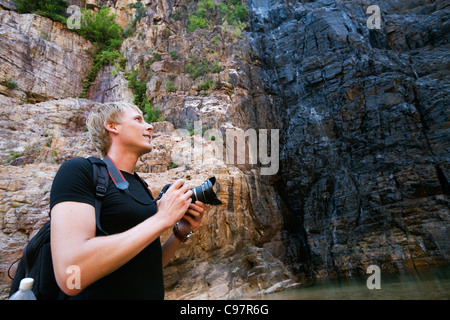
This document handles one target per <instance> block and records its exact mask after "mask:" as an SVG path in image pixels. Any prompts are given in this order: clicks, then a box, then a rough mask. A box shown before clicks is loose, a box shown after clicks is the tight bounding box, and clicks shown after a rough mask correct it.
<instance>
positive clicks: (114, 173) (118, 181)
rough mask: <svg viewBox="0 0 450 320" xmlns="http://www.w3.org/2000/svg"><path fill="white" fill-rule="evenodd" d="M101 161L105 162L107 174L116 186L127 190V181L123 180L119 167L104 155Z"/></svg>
mask: <svg viewBox="0 0 450 320" xmlns="http://www.w3.org/2000/svg"><path fill="white" fill-rule="evenodd" d="M103 161H104V162H105V163H106V167H107V168H108V171H109V175H110V176H111V179H112V180H113V182H114V184H115V185H116V187H117V188H118V189H120V190H128V186H129V183H128V181H127V180H125V178H124V177H123V175H122V173H121V172H120V171H119V169H117V167H116V165H115V164H114V162H113V161H112V160H111V158H110V157H108V156H106V157H105V158H103Z"/></svg>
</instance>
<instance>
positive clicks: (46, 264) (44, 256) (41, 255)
mask: <svg viewBox="0 0 450 320" xmlns="http://www.w3.org/2000/svg"><path fill="white" fill-rule="evenodd" d="M88 160H89V162H91V164H92V169H93V178H94V183H95V185H96V188H95V220H96V224H97V229H98V230H99V231H100V232H102V233H103V234H105V235H107V234H108V233H107V232H105V231H104V230H103V229H102V228H101V225H100V209H101V205H102V199H103V197H104V196H105V193H106V190H107V188H108V184H109V172H108V168H107V165H106V163H105V162H104V161H103V160H101V159H98V158H94V157H89V158H88ZM113 169H115V167H114V168H111V170H113ZM115 170H116V171H117V169H115ZM16 262H17V261H16ZM16 262H14V263H13V265H14V264H15V263H16ZM13 265H11V266H10V267H9V270H8V276H9V277H10V278H11V279H12V280H13V282H12V284H11V290H10V294H9V296H11V295H13V294H14V293H15V292H17V291H18V290H19V285H20V281H21V280H22V279H23V278H33V279H34V285H33V289H32V291H33V293H34V295H35V296H36V299H38V300H56V299H64V298H65V294H64V292H63V291H62V290H61V289H60V288H59V287H58V284H57V283H56V278H55V274H54V271H53V263H52V256H51V250H50V220H49V221H47V222H46V223H45V224H44V226H42V228H41V229H40V230H39V231H38V233H37V234H36V235H35V236H34V237H33V238H32V239H31V240H30V241H29V242H28V243H27V244H26V245H25V247H24V248H23V256H22V258H20V261H19V265H18V267H17V271H16V274H15V276H14V278H12V277H11V276H10V274H9V271H10V269H11V267H12V266H13Z"/></svg>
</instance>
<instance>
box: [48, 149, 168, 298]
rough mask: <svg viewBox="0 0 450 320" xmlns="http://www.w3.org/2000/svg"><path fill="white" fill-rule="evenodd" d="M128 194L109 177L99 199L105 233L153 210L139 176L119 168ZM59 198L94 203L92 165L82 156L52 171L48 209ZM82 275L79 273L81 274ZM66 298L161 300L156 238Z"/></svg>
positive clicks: (126, 226)
mask: <svg viewBox="0 0 450 320" xmlns="http://www.w3.org/2000/svg"><path fill="white" fill-rule="evenodd" d="M122 174H123V176H124V178H125V179H126V180H127V181H128V183H129V184H130V185H129V189H128V190H129V192H130V193H131V195H132V196H133V197H134V198H136V199H138V200H139V201H140V202H142V203H144V204H140V203H138V202H137V201H136V200H134V199H132V197H130V196H129V195H127V194H126V193H125V192H123V191H121V190H119V189H117V188H116V186H115V185H114V183H113V182H112V180H111V178H110V181H109V186H108V190H107V192H106V194H105V197H104V199H103V203H102V208H101V216H100V223H101V226H102V228H103V230H105V231H106V232H107V233H108V234H115V233H120V232H124V231H126V230H128V229H130V228H132V227H134V226H136V225H137V224H139V223H141V222H143V221H144V220H146V219H147V218H149V217H151V216H152V215H154V214H155V213H156V210H157V207H156V204H155V203H154V202H153V201H151V200H152V198H150V195H149V194H148V193H147V191H146V190H145V187H144V185H143V184H142V183H141V182H140V181H139V178H138V177H136V176H134V175H132V174H129V173H127V172H124V171H122ZM63 201H76V202H82V203H88V204H91V205H92V206H94V205H95V185H94V181H93V169H92V164H91V163H90V162H89V160H87V159H85V158H75V159H72V160H69V161H67V162H65V163H63V164H62V165H61V167H60V169H59V170H58V172H57V173H56V176H55V179H54V181H53V185H52V189H51V193H50V208H52V207H53V206H54V205H55V204H57V203H60V202H63ZM81 276H83V275H81ZM70 299H164V283H163V273H162V253H161V243H160V240H159V238H158V239H156V240H155V241H153V242H152V243H151V244H150V245H149V246H147V247H146V248H145V249H144V250H142V251H141V252H140V253H139V254H138V255H137V256H135V257H134V258H133V259H131V260H130V261H129V262H128V263H126V264H125V265H123V266H122V267H120V268H119V269H117V270H116V271H114V272H113V273H111V274H109V275H107V276H105V277H104V278H102V279H100V280H98V281H97V282H95V283H93V284H92V285H90V286H89V287H87V288H86V289H84V290H83V291H82V292H81V293H80V294H78V295H76V296H74V297H70Z"/></svg>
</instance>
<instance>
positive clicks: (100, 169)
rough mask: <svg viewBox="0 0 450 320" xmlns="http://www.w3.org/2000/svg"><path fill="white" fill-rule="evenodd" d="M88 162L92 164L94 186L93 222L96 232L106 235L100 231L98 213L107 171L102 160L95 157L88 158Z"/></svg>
mask: <svg viewBox="0 0 450 320" xmlns="http://www.w3.org/2000/svg"><path fill="white" fill-rule="evenodd" d="M88 160H89V162H90V163H91V164H92V170H93V177H94V184H95V221H96V224H97V228H98V230H100V231H101V232H103V233H104V234H105V235H107V234H108V233H107V232H106V231H105V230H103V229H102V226H101V224H100V212H101V207H102V202H103V198H104V197H105V194H106V190H107V189H108V185H109V174H108V170H107V168H106V164H105V163H104V162H103V160H101V159H99V158H95V157H89V158H88Z"/></svg>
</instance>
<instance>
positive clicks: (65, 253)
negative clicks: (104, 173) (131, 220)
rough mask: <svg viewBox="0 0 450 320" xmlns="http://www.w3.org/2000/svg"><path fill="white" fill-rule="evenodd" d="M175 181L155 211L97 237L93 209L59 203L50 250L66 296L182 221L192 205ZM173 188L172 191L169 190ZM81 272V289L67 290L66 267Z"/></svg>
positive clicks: (188, 197)
mask: <svg viewBox="0 0 450 320" xmlns="http://www.w3.org/2000/svg"><path fill="white" fill-rule="evenodd" d="M183 183H184V182H183V181H182V180H178V181H177V182H175V183H174V184H173V186H172V187H171V188H170V189H169V190H168V191H167V192H166V194H165V199H164V200H163V199H161V200H162V201H161V203H160V205H159V207H158V212H157V213H156V214H155V215H153V216H152V217H150V218H148V219H147V220H145V221H143V222H142V223H140V224H138V225H136V226H135V227H134V228H131V229H129V230H127V231H125V232H122V233H119V234H114V235H109V236H103V237H96V236H95V233H96V223H95V209H94V207H93V206H91V205H89V204H85V203H80V202H61V203H58V204H56V205H55V206H54V207H53V208H52V219H51V250H52V258H53V266H54V270H55V276H56V281H57V282H58V285H59V287H60V288H61V290H63V291H64V292H65V293H66V294H68V295H76V294H78V293H80V292H81V291H82V290H83V289H84V288H86V287H87V286H89V285H90V284H92V283H94V282H95V281H97V280H99V279H101V278H103V277H104V276H106V275H108V274H110V273H111V272H113V271H115V270H117V269H118V268H119V267H121V266H122V265H124V264H125V263H127V262H128V261H130V260H131V259H132V258H133V257H135V256H136V255H137V254H138V253H139V252H140V251H142V250H143V249H144V248H145V247H146V246H148V245H149V244H150V243H152V242H153V241H154V240H155V239H157V238H158V237H159V236H160V235H161V233H162V232H164V230H165V229H167V228H169V227H171V226H172V225H173V224H175V222H176V221H178V220H179V219H181V218H182V217H183V215H184V213H185V212H186V210H187V209H188V207H189V204H190V202H191V199H190V196H191V194H192V192H191V191H188V187H187V186H182V184H183ZM171 189H172V190H171ZM71 265H76V266H78V267H79V268H80V271H81V277H80V279H81V288H80V289H69V288H68V287H67V285H66V283H67V279H68V277H69V276H70V274H67V272H66V271H67V268H68V267H69V266H71Z"/></svg>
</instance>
